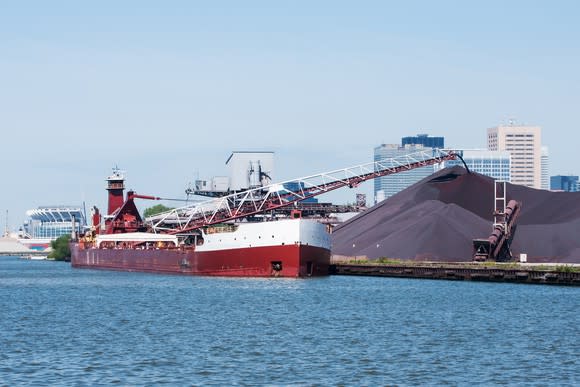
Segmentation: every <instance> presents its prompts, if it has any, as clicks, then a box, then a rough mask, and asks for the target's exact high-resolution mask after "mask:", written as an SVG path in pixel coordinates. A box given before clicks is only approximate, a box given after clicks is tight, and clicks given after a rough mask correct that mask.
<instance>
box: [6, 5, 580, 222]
mask: <svg viewBox="0 0 580 387" xmlns="http://www.w3.org/2000/svg"><path fill="white" fill-rule="evenodd" d="M578 11H579V6H578V5H576V3H574V2H559V3H558V4H557V5H552V6H544V5H543V3H541V2H513V3H510V4H504V3H503V2H499V1H496V2H494V1H492V2H486V3H485V4H481V5H471V4H470V5H465V4H461V3H456V2H445V1H444V2H438V3H437V4H431V3H429V2H416V3H413V4H388V3H383V2H363V3H360V4H357V5H349V4H348V3H342V2H324V1H323V2H317V3H316V4H311V3H308V2H297V3H293V4H292V5H276V4H269V3H265V2H248V3H244V4H243V5H240V4H237V3H235V2H230V3H223V4H221V6H218V5H204V6H202V5H198V4H190V3H188V2H176V3H172V6H171V7H170V6H167V5H162V4H155V3H153V2H124V3H122V4H118V3H115V2H106V1H105V2H100V3H99V4H98V5H97V4H92V5H87V4H77V3H74V2H51V3H44V2H32V3H26V4H24V3H12V4H2V5H0V48H1V49H2V52H3V55H2V57H0V82H1V83H2V85H3V87H2V88H1V89H0V117H1V118H0V126H1V128H2V135H3V145H4V146H3V149H2V152H0V162H1V163H2V165H3V166H4V170H5V174H4V178H5V181H9V182H10V183H11V186H10V188H8V189H7V188H5V189H4V190H3V193H2V195H1V200H0V203H1V204H0V206H1V207H0V208H1V209H2V210H3V214H4V210H9V224H10V226H11V227H12V228H15V227H17V226H18V225H19V224H20V223H21V222H22V221H23V220H24V218H25V211H26V210H28V209H31V208H35V207H38V206H45V205H53V204H56V205H59V204H71V205H80V204H82V202H83V201H84V202H85V203H86V206H87V208H90V207H91V206H92V205H97V206H99V207H101V208H104V203H105V197H106V195H105V191H104V179H105V178H106V176H108V175H109V174H110V172H111V168H112V167H114V166H115V165H118V166H119V167H120V168H122V169H124V170H126V171H127V184H128V187H129V188H133V189H135V190H136V191H137V192H140V193H143V194H153V195H159V196H164V197H183V196H184V195H183V191H184V189H185V188H186V186H187V183H188V182H191V181H193V180H195V178H196V174H198V176H199V177H209V176H213V175H220V174H223V173H224V171H225V165H224V162H225V160H226V158H227V155H229V154H230V153H231V151H232V150H243V149H249V150H272V151H274V152H275V153H276V158H277V160H276V165H277V171H276V172H277V178H278V179H277V180H287V179H291V178H295V177H300V176H305V175H310V174H313V173H319V172H324V171H329V170H333V169H338V168H343V167H347V166H351V165H357V164H361V163H365V162H368V161H370V160H372V152H373V148H374V147H376V146H377V145H379V144H381V143H398V142H399V141H400V139H401V138H402V137H405V136H413V135H416V134H418V133H429V134H431V135H437V136H443V137H445V138H446V146H447V147H448V148H468V149H471V148H484V147H485V145H486V134H485V131H486V129H487V128H489V127H492V126H496V125H501V124H507V123H508V122H509V120H510V119H511V118H515V119H516V120H517V121H518V122H519V123H521V124H526V125H534V126H540V127H542V144H543V145H546V146H548V147H549V149H550V175H568V174H572V175H578V174H580V170H579V169H578V168H579V167H578V166H577V163H572V162H571V160H570V159H569V154H570V153H571V152H570V151H571V149H572V147H573V146H575V144H578V143H579V142H580V132H579V131H577V130H576V129H575V126H576V117H575V110H576V106H577V105H578V102H580V92H579V90H578V87H577V85H578V84H579V81H580V76H579V75H578V73H577V71H576V69H577V68H578V65H579V64H580V58H579V52H580V50H578V41H580V40H579V39H578V38H579V37H580V33H579V27H578V26H577V25H576V20H575V15H577V14H578ZM7 186H8V185H7V184H6V183H5V185H4V187H7ZM356 192H358V191H355V190H348V191H346V192H344V193H341V194H339V195H342V196H341V197H343V198H347V199H348V200H350V201H354V196H355V193H356ZM360 192H364V193H367V197H369V198H370V197H371V196H372V194H371V192H372V183H367V184H366V186H363V187H361V189H360ZM351 197H352V198H351ZM146 205H149V203H148V204H146ZM2 218H3V219H1V220H0V224H2V225H3V224H4V222H5V219H4V216H3V217H2Z"/></svg>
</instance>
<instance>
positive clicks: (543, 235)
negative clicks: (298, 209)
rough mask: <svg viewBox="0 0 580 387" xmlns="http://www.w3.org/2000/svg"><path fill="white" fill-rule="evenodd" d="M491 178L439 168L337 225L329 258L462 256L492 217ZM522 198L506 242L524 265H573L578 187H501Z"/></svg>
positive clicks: (579, 242)
mask: <svg viewBox="0 0 580 387" xmlns="http://www.w3.org/2000/svg"><path fill="white" fill-rule="evenodd" d="M493 190H494V181H493V179H492V178H490V177H487V176H484V175H481V174H478V173H467V171H466V170H465V169H464V168H462V167H453V168H447V169H444V170H442V171H439V172H437V173H435V174H433V175H431V176H430V177H428V178H426V179H423V180H422V181H420V182H418V183H417V184H415V185H413V186H411V187H409V188H407V189H405V190H404V191H401V192H399V193H398V194H396V195H394V196H392V197H390V198H389V199H387V200H385V201H383V202H381V203H379V204H377V205H376V206H374V207H372V208H370V209H368V210H367V211H365V212H363V213H361V214H359V215H357V216H356V217H354V218H352V219H350V220H349V221H347V222H345V223H343V224H342V225H340V226H339V227H337V228H336V229H335V230H334V232H333V234H332V251H333V254H334V255H343V256H367V257H368V258H369V259H376V258H397V259H411V260H420V261H422V260H428V261H470V260H471V256H472V248H473V243H472V240H473V239H476V238H487V237H488V236H489V234H490V233H491V230H492V222H493V198H494V196H493ZM511 199H514V200H517V201H519V202H521V203H522V211H521V213H520V216H519V218H518V222H517V231H516V234H515V238H514V241H513V244H512V252H513V253H514V255H519V254H520V253H527V254H528V261H530V262H567V263H572V262H574V263H580V192H549V191H543V190H537V189H533V188H528V187H524V186H519V185H513V184H507V200H508V201H509V200H511Z"/></svg>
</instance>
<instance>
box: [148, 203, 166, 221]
mask: <svg viewBox="0 0 580 387" xmlns="http://www.w3.org/2000/svg"><path fill="white" fill-rule="evenodd" d="M172 209H173V208H171V207H166V206H164V205H163V204H157V205H155V206H153V207H149V208H146V209H145V212H144V213H143V217H144V218H147V217H149V216H153V215H157V214H159V213H161V212H165V211H169V210H172Z"/></svg>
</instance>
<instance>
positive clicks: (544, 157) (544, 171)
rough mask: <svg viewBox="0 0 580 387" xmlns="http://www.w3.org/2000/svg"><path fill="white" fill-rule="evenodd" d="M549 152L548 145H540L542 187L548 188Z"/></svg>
mask: <svg viewBox="0 0 580 387" xmlns="http://www.w3.org/2000/svg"><path fill="white" fill-rule="evenodd" d="M549 156H550V153H549V152H548V147H547V146H543V147H542V163H541V164H542V189H545V190H549V189H550V168H549V167H550V163H549Z"/></svg>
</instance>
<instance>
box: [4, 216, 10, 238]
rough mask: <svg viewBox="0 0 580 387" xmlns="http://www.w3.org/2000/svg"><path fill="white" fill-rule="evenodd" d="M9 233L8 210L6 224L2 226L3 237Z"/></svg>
mask: <svg viewBox="0 0 580 387" xmlns="http://www.w3.org/2000/svg"><path fill="white" fill-rule="evenodd" d="M9 235H10V232H9V231H8V210H6V224H5V225H4V237H8V236H9Z"/></svg>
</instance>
